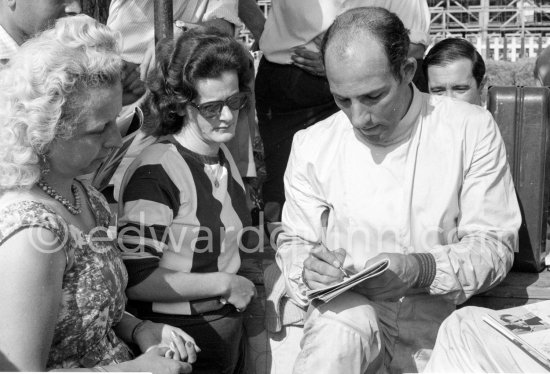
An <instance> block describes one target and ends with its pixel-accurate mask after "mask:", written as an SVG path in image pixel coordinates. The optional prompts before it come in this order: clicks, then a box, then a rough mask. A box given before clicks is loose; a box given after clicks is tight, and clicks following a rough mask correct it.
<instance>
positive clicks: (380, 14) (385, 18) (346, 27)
mask: <svg viewBox="0 0 550 374" xmlns="http://www.w3.org/2000/svg"><path fill="white" fill-rule="evenodd" d="M365 33H368V34H370V35H371V36H372V37H373V38H374V39H375V40H377V41H378V42H379V43H380V44H381V45H382V46H383V47H384V50H385V51H386V57H387V58H388V61H389V62H390V69H391V72H392V74H393V76H394V77H395V78H396V79H397V80H399V81H401V79H402V76H401V67H402V66H403V64H404V63H405V61H406V60H407V54H408V53H409V44H410V39H409V31H408V30H407V29H406V28H405V26H404V25H403V22H401V20H400V19H399V17H398V16H397V15H396V14H394V13H392V12H390V11H388V10H387V9H384V8H379V7H359V8H355V9H351V10H348V11H347V12H344V13H342V14H341V15H340V16H338V17H336V19H335V20H334V23H333V24H332V25H331V26H330V27H329V28H328V30H327V32H326V33H325V36H324V38H323V41H322V43H321V53H322V56H323V61H325V54H326V51H327V49H328V46H329V45H330V44H332V41H333V39H336V40H337V41H338V42H339V43H338V45H339V46H340V48H342V49H343V48H345V47H347V46H348V45H349V43H350V41H352V40H353V39H354V36H355V35H358V34H365Z"/></svg>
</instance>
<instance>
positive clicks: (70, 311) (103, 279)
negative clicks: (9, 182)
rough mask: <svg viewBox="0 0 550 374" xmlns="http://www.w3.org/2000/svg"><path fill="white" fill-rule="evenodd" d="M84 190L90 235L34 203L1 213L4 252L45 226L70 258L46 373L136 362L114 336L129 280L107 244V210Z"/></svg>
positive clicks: (90, 189)
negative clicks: (20, 235) (16, 238)
mask: <svg viewBox="0 0 550 374" xmlns="http://www.w3.org/2000/svg"><path fill="white" fill-rule="evenodd" d="M85 190H86V193H87V198H88V201H89V203H90V206H91V208H92V211H93V212H94V213H95V218H96V225H97V227H96V228H95V229H93V230H91V231H90V233H88V234H86V233H84V232H82V231H81V230H80V229H78V228H76V227H75V226H73V225H70V224H68V223H67V222H66V221H65V220H64V219H63V218H62V217H61V216H60V215H58V214H56V213H55V212H54V211H53V210H52V209H50V208H49V207H47V206H46V205H44V204H42V203H39V202H36V201H19V202H16V203H12V204H9V205H7V206H5V207H1V208H0V217H2V219H0V247H1V246H2V244H3V243H4V242H5V241H6V240H7V239H8V238H10V237H11V236H12V235H13V234H15V233H17V232H18V231H20V230H23V229H25V228H29V227H42V228H45V229H47V230H49V231H51V232H53V233H54V235H55V236H56V237H57V239H58V240H59V243H60V246H59V248H60V249H62V250H63V251H64V252H65V255H66V257H67V266H66V268H65V273H64V275H63V286H62V287H63V292H62V299H61V307H60V311H59V315H58V316H57V323H56V326H55V331H54V336H53V342H52V345H51V348H50V354H49V357H48V363H47V369H56V368H76V367H93V366H97V365H107V364H113V363H118V362H123V361H127V360H129V359H131V358H132V354H131V351H130V349H129V348H128V346H126V344H124V343H123V342H122V341H121V340H120V339H119V338H118V337H117V336H116V335H115V333H114V331H113V326H115V325H116V324H117V323H118V322H119V321H120V320H121V318H122V316H123V313H124V308H125V303H126V299H125V295H124V290H125V288H126V283H127V281H128V275H127V273H126V269H125V268H124V265H123V263H122V260H121V258H120V255H119V251H118V250H117V249H116V247H115V245H114V242H113V241H112V240H109V239H108V235H107V228H108V225H109V219H110V212H109V207H108V205H107V202H106V201H105V200H104V198H103V197H102V196H101V194H100V193H99V192H98V191H97V190H95V189H94V188H93V187H90V186H87V185H85ZM0 250H1V248H0Z"/></svg>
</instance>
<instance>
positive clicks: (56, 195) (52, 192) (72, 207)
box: [37, 180, 82, 215]
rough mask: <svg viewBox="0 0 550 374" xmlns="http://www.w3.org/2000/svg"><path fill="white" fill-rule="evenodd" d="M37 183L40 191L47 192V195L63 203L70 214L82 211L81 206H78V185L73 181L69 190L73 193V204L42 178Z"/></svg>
mask: <svg viewBox="0 0 550 374" xmlns="http://www.w3.org/2000/svg"><path fill="white" fill-rule="evenodd" d="M37 184H38V187H40V188H42V191H44V192H45V193H46V194H48V196H50V197H51V198H52V199H54V200H57V201H59V202H60V203H61V204H63V206H64V207H65V208H66V209H67V210H68V211H69V213H71V214H72V215H77V214H80V213H82V207H81V206H80V193H79V191H78V187H76V185H75V184H74V183H73V184H72V185H71V192H72V193H73V197H74V205H73V204H71V203H70V202H69V200H67V199H65V198H64V197H63V196H62V195H61V194H60V193H59V192H57V191H56V190H54V189H53V188H52V187H50V186H49V185H48V184H47V183H46V182H44V181H43V180H40V181H38V183H37Z"/></svg>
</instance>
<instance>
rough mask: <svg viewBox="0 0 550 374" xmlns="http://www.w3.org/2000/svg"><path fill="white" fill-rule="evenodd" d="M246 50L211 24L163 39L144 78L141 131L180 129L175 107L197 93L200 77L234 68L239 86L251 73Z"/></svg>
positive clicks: (159, 132)
mask: <svg viewBox="0 0 550 374" xmlns="http://www.w3.org/2000/svg"><path fill="white" fill-rule="evenodd" d="M247 54H248V52H247V51H246V50H245V49H244V47H243V46H241V45H240V44H239V43H238V42H237V41H236V40H235V39H233V38H232V37H230V36H227V35H224V34H222V33H221V32H219V31H217V30H216V29H213V28H198V29H193V30H189V31H187V32H185V33H184V34H183V35H181V36H180V37H179V38H178V39H177V40H174V39H171V38H170V39H168V38H167V39H163V40H161V41H160V42H159V43H158V44H157V47H156V66H155V68H154V69H153V71H152V72H151V73H150V74H149V77H148V78H147V87H148V89H149V91H150V92H149V94H148V97H147V99H146V101H145V104H144V108H143V109H144V114H145V121H144V124H143V131H144V132H145V133H146V134H148V135H154V136H162V135H169V134H175V133H177V132H179V131H180V130H181V129H182V128H183V125H184V121H183V119H184V118H183V116H180V115H179V114H178V109H179V108H182V107H184V106H185V105H186V104H187V103H188V102H190V101H191V100H193V99H195V98H196V97H197V90H196V88H195V86H196V83H197V81H198V80H200V79H206V78H219V77H220V76H221V75H222V73H224V72H226V71H231V70H233V71H236V72H237V76H238V79H239V89H240V91H241V92H244V91H246V83H247V82H248V81H249V80H251V79H252V77H253V74H254V68H253V62H252V60H251V58H250V57H249V56H248V55H247Z"/></svg>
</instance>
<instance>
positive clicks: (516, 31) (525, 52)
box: [241, 0, 550, 61]
mask: <svg viewBox="0 0 550 374" xmlns="http://www.w3.org/2000/svg"><path fill="white" fill-rule="evenodd" d="M296 1H299V0H296ZM403 1H406V0H403ZM257 2H258V5H259V6H260V8H261V9H262V10H263V12H264V15H266V16H267V15H268V14H269V9H270V7H271V1H270V0H257ZM427 2H428V6H429V7H430V13H431V27H430V33H431V36H432V42H433V43H435V42H437V41H438V40H441V39H444V38H447V37H450V36H458V37H463V38H467V39H468V40H470V41H471V42H472V43H473V44H474V45H475V46H476V47H477V48H478V50H479V51H480V52H481V54H482V55H483V56H484V57H485V58H487V59H494V60H502V59H504V60H511V61H515V60H516V59H518V58H521V57H534V56H536V55H537V54H538V52H539V50H540V49H541V48H545V47H547V46H549V45H550V0H427ZM241 35H242V36H243V39H244V40H245V41H246V42H247V43H250V42H251V41H250V39H249V38H250V35H249V34H248V33H246V32H244V33H243V34H241Z"/></svg>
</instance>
